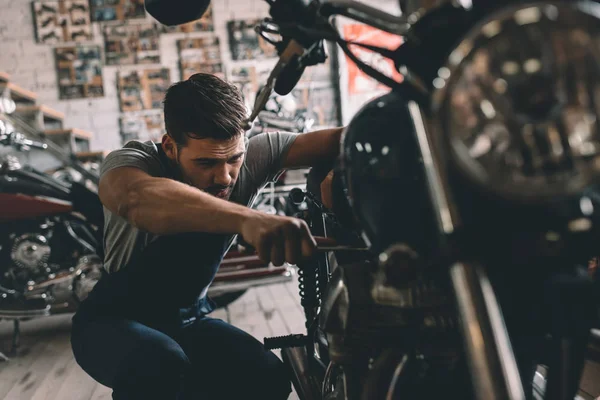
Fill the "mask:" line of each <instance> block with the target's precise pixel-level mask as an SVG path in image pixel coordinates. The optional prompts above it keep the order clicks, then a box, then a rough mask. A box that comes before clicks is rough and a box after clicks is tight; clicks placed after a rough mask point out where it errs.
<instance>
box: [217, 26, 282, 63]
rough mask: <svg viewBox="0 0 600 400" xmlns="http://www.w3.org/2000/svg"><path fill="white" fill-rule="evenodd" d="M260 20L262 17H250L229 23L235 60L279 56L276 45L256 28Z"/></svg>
mask: <svg viewBox="0 0 600 400" xmlns="http://www.w3.org/2000/svg"><path fill="white" fill-rule="evenodd" d="M260 22H261V20H260V19H249V20H234V21H229V22H228V23H227V31H228V34H229V47H230V50H231V58H232V59H233V60H234V61H238V60H259V59H267V58H274V57H277V50H276V49H275V46H273V45H272V44H270V43H269V42H267V41H266V40H264V39H263V38H262V37H260V36H259V35H258V34H257V33H256V31H255V30H254V27H255V26H256V25H258V24H259V23H260Z"/></svg>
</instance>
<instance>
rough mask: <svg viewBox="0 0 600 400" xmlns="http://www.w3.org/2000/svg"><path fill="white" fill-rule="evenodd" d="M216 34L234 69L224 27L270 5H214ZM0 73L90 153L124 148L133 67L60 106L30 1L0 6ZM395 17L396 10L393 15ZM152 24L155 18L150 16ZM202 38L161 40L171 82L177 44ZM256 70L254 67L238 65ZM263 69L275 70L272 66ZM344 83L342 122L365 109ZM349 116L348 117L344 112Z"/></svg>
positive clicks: (106, 70)
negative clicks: (98, 92)
mask: <svg viewBox="0 0 600 400" xmlns="http://www.w3.org/2000/svg"><path fill="white" fill-rule="evenodd" d="M368 2H370V3H372V4H375V5H378V6H381V5H384V6H385V8H387V9H393V8H394V5H395V4H397V2H396V1H395V0H368ZM213 8H214V11H213V15H214V23H215V33H216V35H217V36H218V37H219V38H221V41H220V45H221V57H222V59H223V62H224V65H225V67H226V68H230V67H231V62H230V60H231V54H230V51H229V46H228V41H227V28H226V23H227V21H229V20H231V19H244V18H262V17H266V16H267V15H268V4H267V3H266V2H265V1H263V0H213ZM0 10H2V11H0V71H4V72H7V73H9V74H10V75H11V80H12V81H13V82H14V83H16V84H17V85H20V86H22V87H24V88H26V89H29V90H32V91H34V92H36V93H37V94H38V96H39V101H40V103H44V104H47V105H48V106H50V107H52V108H55V109H57V110H59V111H62V112H64V113H65V116H66V119H65V125H66V126H68V127H74V128H80V129H85V130H89V131H91V132H93V133H94V138H93V140H92V143H91V148H92V150H112V149H115V148H118V147H119V146H120V145H121V137H120V134H119V115H120V113H119V103H118V97H117V88H116V76H117V71H119V70H120V69H121V70H127V69H128V68H131V67H129V66H127V67H126V66H123V67H117V66H104V67H103V73H102V74H103V78H104V93H105V96H104V97H103V98H98V99H76V100H59V99H58V88H57V78H56V68H55V60H54V53H53V49H54V46H51V45H44V44H37V43H36V41H35V31H34V20H33V14H32V11H31V0H0ZM392 11H393V10H392ZM148 19H149V20H151V17H149V16H148ZM93 25H94V40H93V41H92V42H90V43H93V44H99V45H101V46H103V37H102V32H101V24H99V23H93ZM203 35H205V34H203V33H192V34H183V33H182V34H168V35H166V34H163V35H161V39H160V49H161V63H162V65H163V66H165V67H167V68H170V69H171V79H172V80H173V81H177V80H179V68H178V64H177V63H178V55H177V48H176V40H177V39H181V38H185V37H193V36H203ZM244 64H254V63H253V62H252V61H242V62H237V63H236V65H244ZM261 64H265V65H272V64H273V61H270V60H269V61H262V62H261ZM345 83H346V81H345V80H344V77H343V78H342V109H343V115H344V122H345V123H346V122H347V121H348V120H349V117H350V115H351V114H352V113H353V112H354V111H355V110H356V109H357V108H358V107H359V106H360V104H362V102H363V101H364V100H363V99H349V98H348V96H347V95H345V90H344V86H345ZM344 111H345V112H344Z"/></svg>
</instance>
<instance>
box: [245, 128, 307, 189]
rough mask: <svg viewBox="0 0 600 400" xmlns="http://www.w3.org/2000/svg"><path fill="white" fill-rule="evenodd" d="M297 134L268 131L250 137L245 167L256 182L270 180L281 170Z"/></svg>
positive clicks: (261, 182)
mask: <svg viewBox="0 0 600 400" xmlns="http://www.w3.org/2000/svg"><path fill="white" fill-rule="evenodd" d="M297 136H298V134H296V133H287V132H268V133H260V134H258V135H256V136H254V137H252V138H250V141H249V143H248V154H247V156H246V167H247V168H248V170H249V171H250V173H251V174H252V177H253V178H254V181H255V182H256V183H257V184H259V185H261V184H264V183H266V182H269V181H272V180H273V179H274V178H275V177H276V176H277V175H278V174H279V172H281V169H282V164H283V160H285V157H286V156H287V153H288V151H289V150H290V147H292V144H293V143H294V141H295V140H296V137H297Z"/></svg>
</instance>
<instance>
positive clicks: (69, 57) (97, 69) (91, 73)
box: [54, 46, 104, 100]
mask: <svg viewBox="0 0 600 400" xmlns="http://www.w3.org/2000/svg"><path fill="white" fill-rule="evenodd" d="M54 54H55V57H56V70H57V74H58V89H59V98H60V99H61V100H66V99H81V98H90V97H103V96H104V85H103V80H102V56H101V54H100V46H68V47H57V48H55V49H54Z"/></svg>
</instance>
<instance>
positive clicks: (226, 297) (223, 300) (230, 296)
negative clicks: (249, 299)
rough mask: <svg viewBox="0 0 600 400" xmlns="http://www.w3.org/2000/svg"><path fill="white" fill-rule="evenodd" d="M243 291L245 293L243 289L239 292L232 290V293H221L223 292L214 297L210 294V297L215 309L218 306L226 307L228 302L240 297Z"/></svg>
mask: <svg viewBox="0 0 600 400" xmlns="http://www.w3.org/2000/svg"><path fill="white" fill-rule="evenodd" d="M244 293H246V291H245V290H240V291H239V292H232V293H223V294H220V295H217V296H214V297H213V296H211V299H212V301H214V302H215V304H216V305H217V309H219V308H223V307H227V306H228V305H229V304H231V303H233V302H234V301H236V300H237V299H239V298H240V297H242V295H243V294H244Z"/></svg>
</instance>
